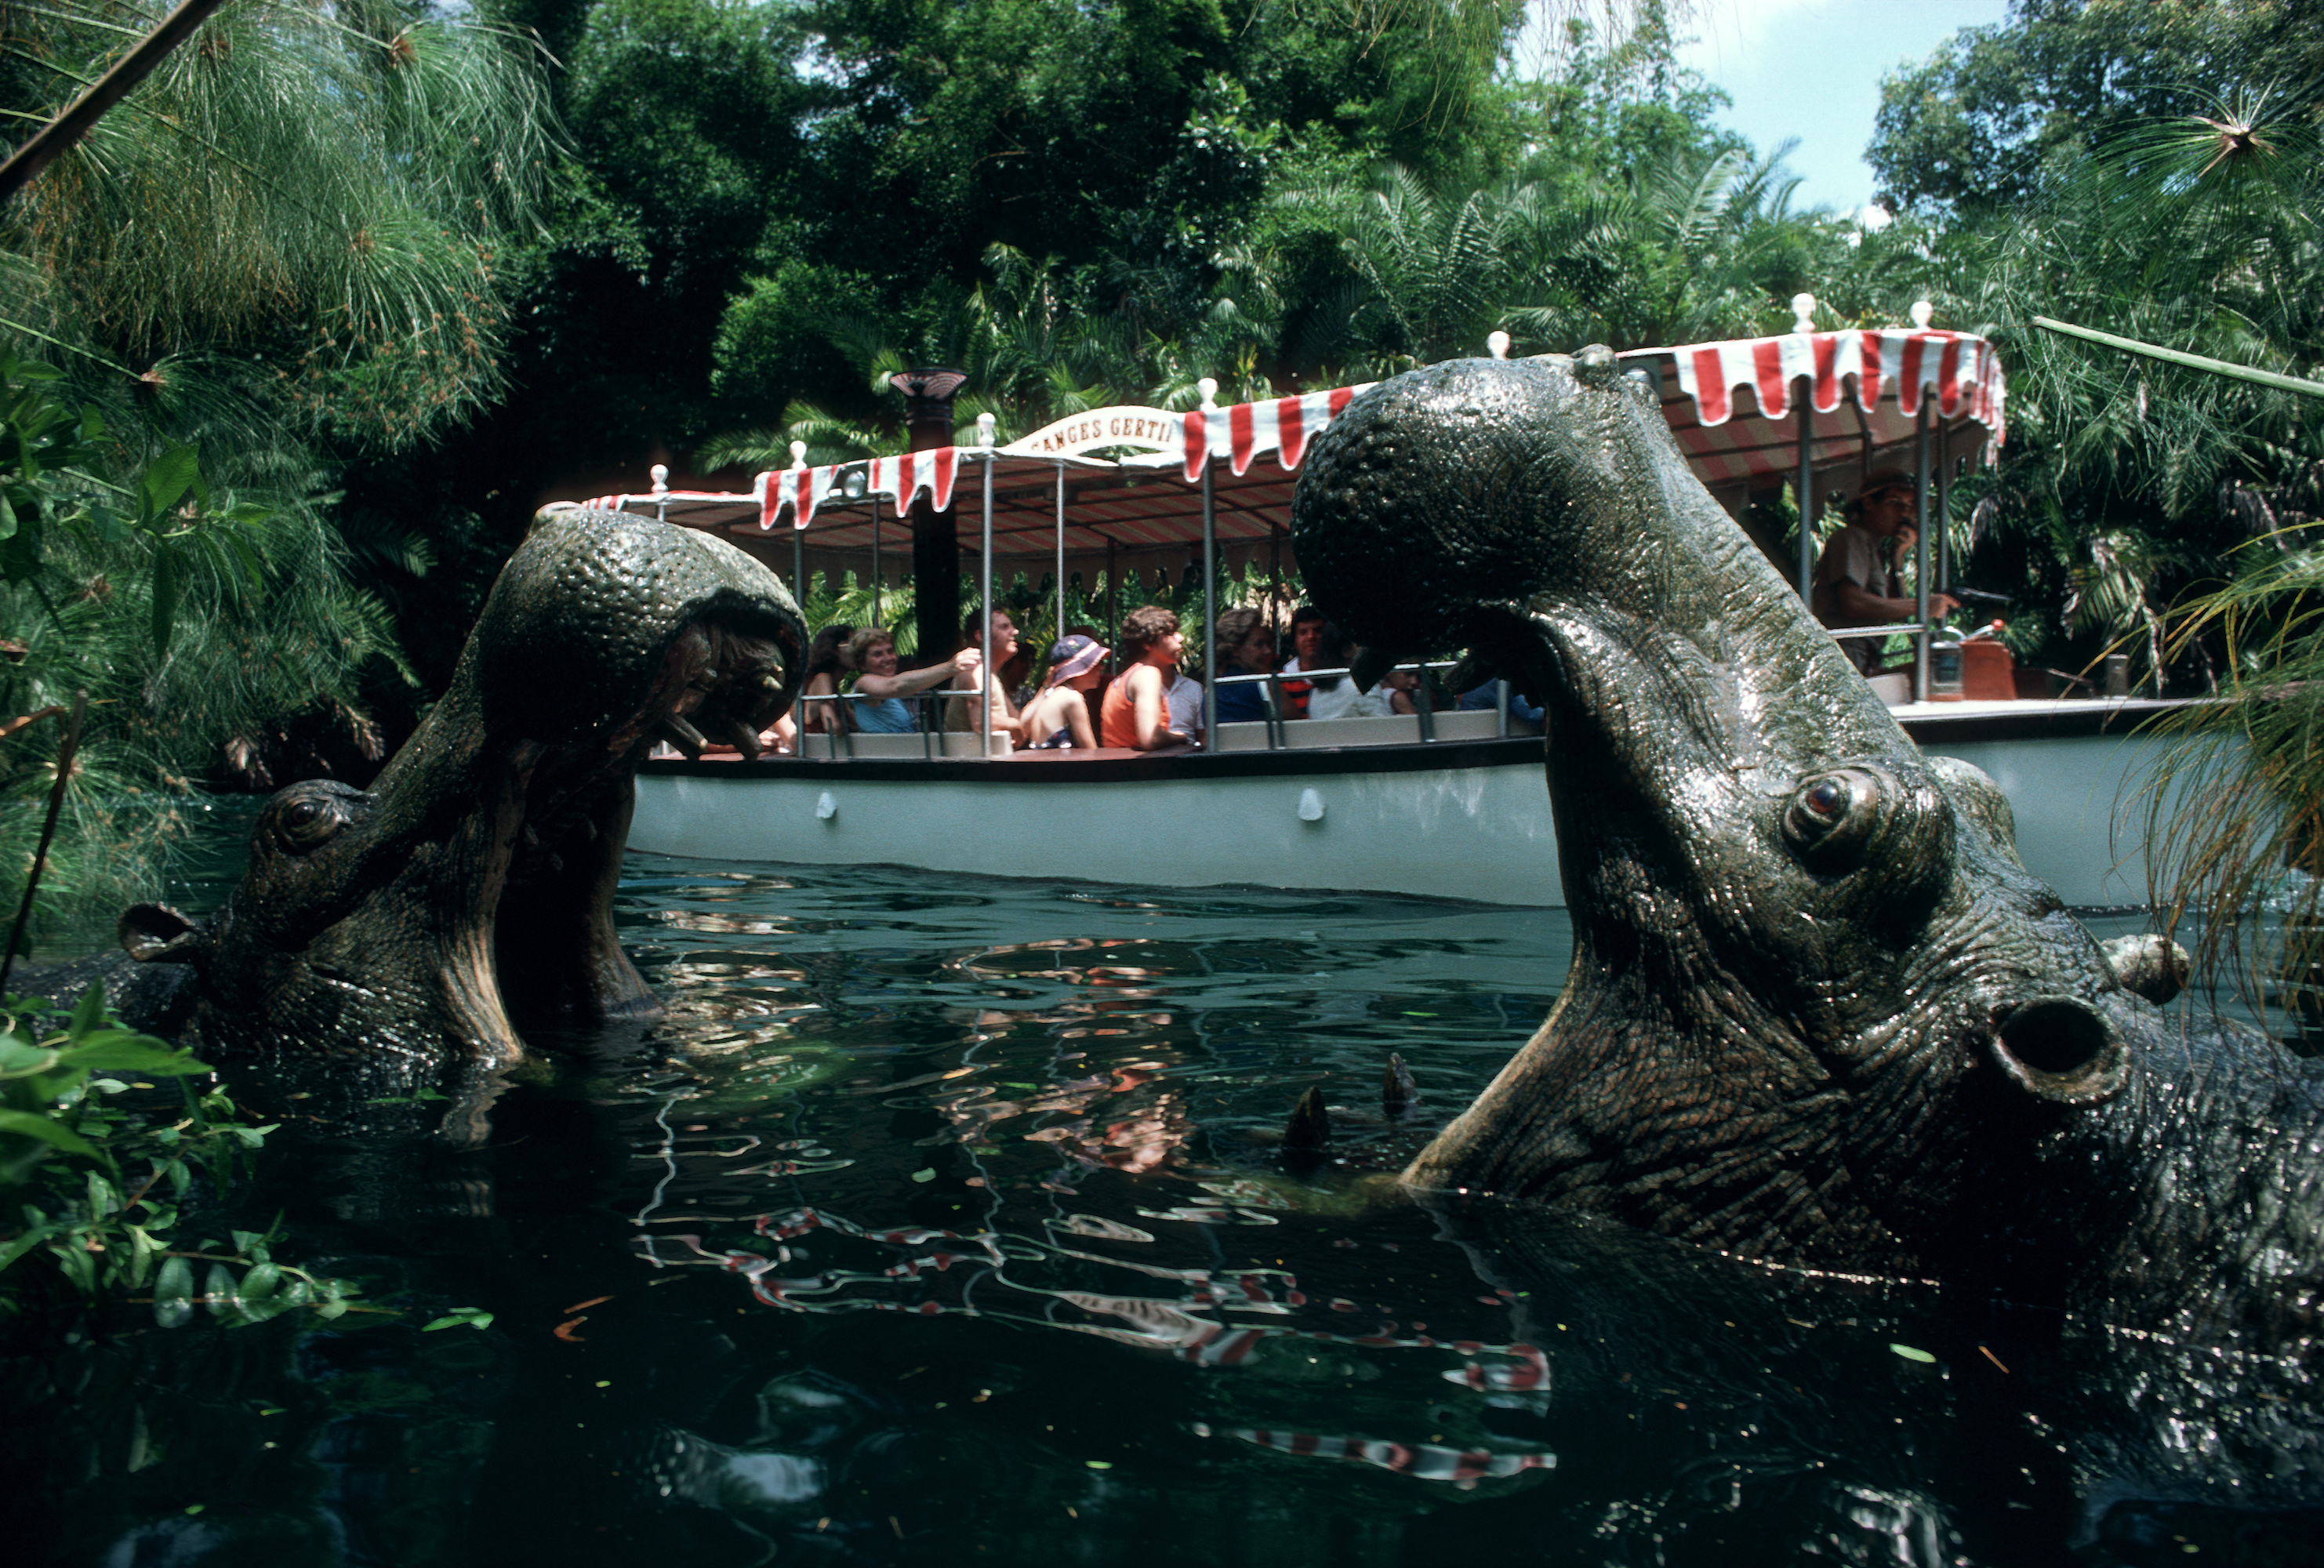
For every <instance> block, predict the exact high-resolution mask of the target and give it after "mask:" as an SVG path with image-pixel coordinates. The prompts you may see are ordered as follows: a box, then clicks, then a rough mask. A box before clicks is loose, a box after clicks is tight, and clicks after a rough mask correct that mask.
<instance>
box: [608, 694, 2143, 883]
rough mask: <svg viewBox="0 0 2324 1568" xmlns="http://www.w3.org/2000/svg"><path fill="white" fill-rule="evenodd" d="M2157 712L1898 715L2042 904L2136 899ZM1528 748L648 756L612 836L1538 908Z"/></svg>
mask: <svg viewBox="0 0 2324 1568" xmlns="http://www.w3.org/2000/svg"><path fill="white" fill-rule="evenodd" d="M2157 706H2160V705H2156V704H2152V703H2127V704H2124V703H2116V704H2110V705H2099V704H2096V703H1991V704H1984V703H1978V704H1967V703H1951V704H1932V705H1927V706H1920V707H1915V708H1911V709H1905V710H1901V711H1900V712H1899V714H1898V717H1899V718H1900V719H1903V720H1904V723H1905V724H1906V727H1907V729H1908V731H1910V732H1912V733H1914V734H1915V737H1916V738H1917V739H1918V740H1919V741H1920V742H1921V744H1922V747H1923V750H1924V751H1927V752H1932V753H1941V754H1944V755H1949V756H1955V757H1960V758H1961V759H1963V760H1964V761H1969V762H1972V763H1974V764H1976V765H1977V766H1978V767H1979V768H1982V769H1984V770H1986V771H1987V773H1989V774H1991V775H1992V776H1993V777H1994V778H1995V779H1997V781H1999V783H2000V785H2001V787H2002V789H2003V790H2004V791H2005V792H2006V794H2007V795H2008V797H2009V799H2010V803H2011V806H2012V807H2013V808H2014V810H2015V814H2016V818H2017V844H2018V853H2019V854H2020V856H2021V857H2022V858H2023V859H2024V862H2025V864H2026V867H2027V869H2029V870H2030V871H2032V872H2033V874H2034V875H2035V876H2037V877H2039V878H2041V879H2042V880H2043V881H2045V882H2047V883H2049V884H2050V886H2051V887H2052V888H2054V889H2055V890H2057V892H2058V894H2059V896H2060V897H2061V898H2062V899H2065V900H2066V902H2068V903H2069V904H2071V905H2075V906H2077V907H2084V908H2088V907H2120V906H2125V905H2138V904H2144V903H2146V902H2147V901H2148V891H2147V885H2146V868H2145V861H2144V853H2143V844H2142V838H2143V829H2144V809H2143V807H2142V806H2141V804H2140V802H2139V800H2138V798H2137V788H2138V783H2139V780H2140V779H2141V777H2142V776H2143V770H2144V765H2145V764H2146V763H2147V761H2150V760H2151V759H2152V758H2153V756H2154V755H2155V753H2156V751H2157V749H2158V748H2159V746H2160V745H2161V742H2158V741H2156V740H2153V739H2152V738H2149V737H2145V736H2141V735H2135V734H2132V733H2129V732H2130V730H2131V729H2132V727H2133V724H2135V721H2136V720H2137V719H2138V718H2141V717H2144V716H2145V715H2147V714H2149V713H2151V712H2152V711H2153V710H2154V709H2155V708H2156V707H2157ZM1380 722H1383V723H1386V722H1388V721H1380ZM1404 722H1405V723H1406V724H1409V723H1410V722H1411V721H1409V720H1407V721H1404ZM1251 727H1252V728H1253V729H1256V728H1258V726H1255V725H1254V726H1251ZM1292 728H1293V729H1295V730H1296V728H1297V726H1296V725H1295V726H1292ZM913 743H915V744H917V742H913ZM1540 746H1541V742H1539V741H1537V740H1536V741H1526V740H1522V739H1511V740H1506V741H1489V742H1452V743H1446V744H1442V745H1439V746H1436V747H1431V748H1424V747H1419V746H1349V747H1343V748H1338V749H1315V748H1302V749H1299V750H1296V751H1293V752H1273V753H1268V752H1249V751H1228V752H1222V753H1220V754H1217V755H1213V756H1196V757H1179V758H1167V757H1163V758H1138V759H1128V760H1120V761H1103V760H1100V761H1076V760H1074V758H1073V756H1072V754H1071V753H1055V752H1051V753H1040V754H1037V755H1036V756H1034V757H1029V758H1019V759H1016V760H1011V761H1001V762H991V763H986V762H979V761H974V760H973V759H961V760H954V761H942V760H939V761H908V760H904V759H901V758H890V759H884V760H883V759H869V758H862V759H857V760H852V761H851V760H844V759H843V760H833V761H811V760H798V759H782V760H779V761H767V762H760V763H744V762H740V761H726V762H719V761H702V762H693V763H689V762H652V763H649V764H647V766H646V769H645V771H644V772H643V773H642V774H641V777H640V778H639V779H638V808H637V816H636V820H635V822H634V824H633V826H632V829H631V834H630V844H631V847H632V848H634V849H639V850H642V851H646V852H649V853H659V854H669V855H679V856H686V857H691V858H696V859H701V860H717V861H749V862H775V863H791V864H804V865H846V864H887V865H908V866H921V867H926V868H927V869H929V870H931V871H943V872H969V873H973V874H981V875H990V876H1008V877H1039V878H1067V879H1074V880H1079V881H1098V882H1112V883H1120V884H1125V885H1128V886H1132V887H1154V888H1199V887H1217V886H1237V885H1240V886H1258V887H1268V888H1286V889H1310V890H1324V891H1333V892H1344V891H1355V890H1363V891H1370V892H1387V893H1404V894H1416V895H1420V896H1425V897H1431V898H1446V899H1473V900H1476V901H1479V902H1482V903H1491V904H1513V905H1536V906H1545V907H1554V906H1560V905H1563V903H1564V901H1565V894H1564V887H1563V881H1562V880H1561V877H1560V874H1559V869H1558V858H1557V840H1556V834H1555V832H1554V828H1553V826H1552V825H1551V821H1550V809H1549V796H1548V790H1547V788H1546V786H1545V781H1544V779H1543V773H1542V763H1541V750H1540ZM1424 764H1425V765H1424ZM1303 807H1304V808H1305V809H1304V811H1303Z"/></svg>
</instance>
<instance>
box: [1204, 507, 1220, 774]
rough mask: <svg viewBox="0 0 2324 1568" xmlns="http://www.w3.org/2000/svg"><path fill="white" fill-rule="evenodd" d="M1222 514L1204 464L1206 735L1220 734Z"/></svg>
mask: <svg viewBox="0 0 2324 1568" xmlns="http://www.w3.org/2000/svg"><path fill="white" fill-rule="evenodd" d="M1218 594H1219V514H1218V509H1217V507H1216V505H1215V504H1214V498H1213V495H1212V493H1211V465H1210V464H1209V463H1207V462H1205V463H1204V464H1203V735H1204V737H1205V738H1207V737H1209V736H1212V735H1215V734H1217V733H1219V657H1218V654H1219V650H1218V641H1219V632H1218V625H1219V607H1218V604H1217V603H1216V602H1215V601H1216V600H1217V598H1218Z"/></svg>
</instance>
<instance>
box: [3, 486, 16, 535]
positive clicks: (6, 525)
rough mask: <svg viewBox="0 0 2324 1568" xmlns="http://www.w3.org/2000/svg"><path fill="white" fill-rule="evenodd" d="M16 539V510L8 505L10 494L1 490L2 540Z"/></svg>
mask: <svg viewBox="0 0 2324 1568" xmlns="http://www.w3.org/2000/svg"><path fill="white" fill-rule="evenodd" d="M15 537H16V509H15V508H14V506H12V505H10V504H9V503H8V493H7V492H6V491H5V490H0V540H5V539H14V538H15Z"/></svg>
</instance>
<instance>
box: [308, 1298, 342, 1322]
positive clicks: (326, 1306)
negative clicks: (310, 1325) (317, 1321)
mask: <svg viewBox="0 0 2324 1568" xmlns="http://www.w3.org/2000/svg"><path fill="white" fill-rule="evenodd" d="M346 1310H347V1304H346V1302H344V1301H342V1300H340V1299H339V1298H338V1297H337V1296H332V1297H330V1298H328V1299H327V1300H324V1301H318V1302H317V1303H316V1304H315V1315H316V1316H317V1317H319V1318H321V1319H322V1320H323V1321H324V1322H326V1323H328V1322H329V1321H330V1320H331V1319H333V1318H335V1317H338V1316H341V1315H343V1314H345V1313H346Z"/></svg>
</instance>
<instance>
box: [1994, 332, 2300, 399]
mask: <svg viewBox="0 0 2324 1568" xmlns="http://www.w3.org/2000/svg"><path fill="white" fill-rule="evenodd" d="M2033 325H2034V326H2036V327H2041V328H2042V329H2043V331H2045V332H2056V333H2060V334H2062V335H2063V336H2065V337H2081V338H2087V339H2088V340H2089V341H2090V342H2092V343H2103V344H2105V345H2106V346H2107V347H2108V348H2119V349H2121V350H2122V351H2123V352H2124V353H2126V354H2143V355H2145V356H2146V357H2147V358H2149V359H2159V360H2162V361H2163V363H2164V364H2183V365H2185V366H2187V367H2188V368H2189V369H2190V370H2208V371H2209V372H2210V373H2211V374H2214V375H2226V376H2233V377H2234V378H2235V379H2236V380H2237V381H2248V382H2253V383H2256V384H2258V385H2260V386H2272V387H2273V388H2275V389H2276V390H2277V391H2278V392H2305V393H2306V394H2307V395H2308V396H2310V397H2311V398H2324V381H2303V380H2301V378H2300V377H2298V376H2296V375H2278V374H2276V373H2275V372H2273V371H2272V370H2254V369H2252V368H2251V367H2250V366H2249V365H2246V364H2228V363H2227V361H2226V360H2224V359H2209V358H2206V357H2205V356H2203V355H2199V354H2189V353H2187V352H2186V351H2185V350H2184V349H2179V348H2163V347H2159V346H2156V345H2154V344H2152V343H2141V342H2140V341H2139V340H2138V339H2137V338H2135V337H2116V336H2115V335H2114V334H2113V333H2111V332H2100V331H2098V329H2097V328H2095V327H2077V326H2075V325H2074V324H2073V323H2072V322H2070V321H2053V320H2052V319H2051V318H2049V317H2047V316H2036V317H2034V318H2033Z"/></svg>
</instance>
